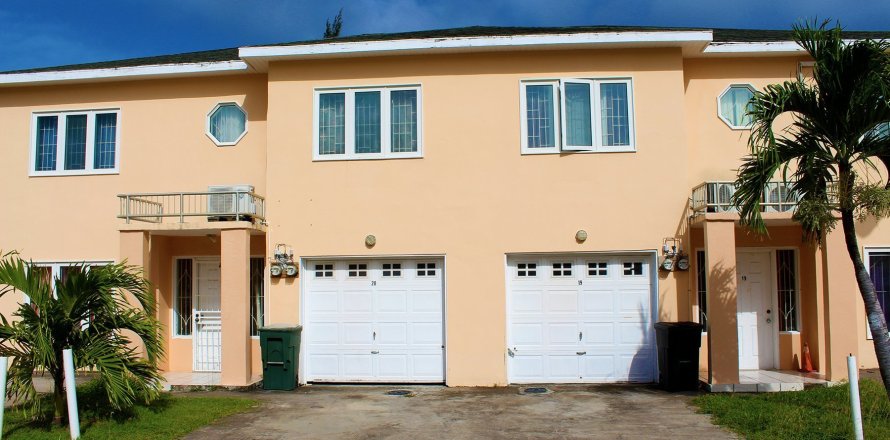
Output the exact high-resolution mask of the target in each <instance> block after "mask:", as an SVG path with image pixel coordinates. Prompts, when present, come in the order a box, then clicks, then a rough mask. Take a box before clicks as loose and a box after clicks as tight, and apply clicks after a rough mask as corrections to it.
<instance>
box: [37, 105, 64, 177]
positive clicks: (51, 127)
mask: <svg viewBox="0 0 890 440" xmlns="http://www.w3.org/2000/svg"><path fill="white" fill-rule="evenodd" d="M58 128H59V118H58V117H56V116H40V117H38V118H37V139H36V140H35V142H36V145H37V149H36V152H35V153H36V154H35V156H36V157H35V158H34V170H36V171H50V170H55V169H56V140H57V138H58Z"/></svg>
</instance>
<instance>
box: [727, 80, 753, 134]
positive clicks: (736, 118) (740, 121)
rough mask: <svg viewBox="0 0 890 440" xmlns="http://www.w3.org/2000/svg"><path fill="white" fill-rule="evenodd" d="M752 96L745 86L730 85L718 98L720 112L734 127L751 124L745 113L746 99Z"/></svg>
mask: <svg viewBox="0 0 890 440" xmlns="http://www.w3.org/2000/svg"><path fill="white" fill-rule="evenodd" d="M752 96H754V94H753V93H751V89H749V88H747V87H730V88H729V91H727V92H726V93H725V94H724V95H723V98H721V99H720V113H721V114H723V117H724V118H726V119H728V120H729V122H730V123H731V124H732V125H733V126H736V127H743V126H746V125H749V124H751V117H749V116H748V115H747V111H748V101H749V100H750V99H751V97H752Z"/></svg>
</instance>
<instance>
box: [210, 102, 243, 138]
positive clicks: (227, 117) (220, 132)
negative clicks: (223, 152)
mask: <svg viewBox="0 0 890 440" xmlns="http://www.w3.org/2000/svg"><path fill="white" fill-rule="evenodd" d="M246 133H247V113H245V112H244V110H243V109H241V107H240V106H239V105H238V104H236V103H234V102H227V103H222V104H217V106H216V107H214V108H213V110H212V111H211V112H210V114H208V115H207V136H209V137H210V139H212V140H213V142H214V143H216V145H219V146H228V145H235V144H237V143H238V141H240V140H241V138H242V137H244V135H245V134H246Z"/></svg>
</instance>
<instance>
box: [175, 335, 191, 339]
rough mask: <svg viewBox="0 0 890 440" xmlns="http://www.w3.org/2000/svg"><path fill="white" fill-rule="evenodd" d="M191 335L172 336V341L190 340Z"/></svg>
mask: <svg viewBox="0 0 890 440" xmlns="http://www.w3.org/2000/svg"><path fill="white" fill-rule="evenodd" d="M191 338H192V335H173V339H191Z"/></svg>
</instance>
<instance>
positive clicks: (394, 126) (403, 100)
mask: <svg viewBox="0 0 890 440" xmlns="http://www.w3.org/2000/svg"><path fill="white" fill-rule="evenodd" d="M390 128H391V136H390V138H391V141H392V142H391V147H390V148H391V151H392V152H393V153H406V152H412V151H417V90H394V91H392V92H390Z"/></svg>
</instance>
